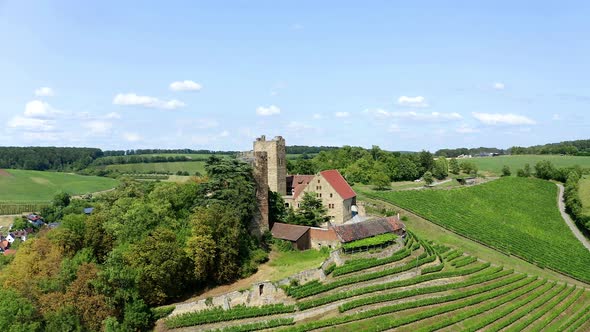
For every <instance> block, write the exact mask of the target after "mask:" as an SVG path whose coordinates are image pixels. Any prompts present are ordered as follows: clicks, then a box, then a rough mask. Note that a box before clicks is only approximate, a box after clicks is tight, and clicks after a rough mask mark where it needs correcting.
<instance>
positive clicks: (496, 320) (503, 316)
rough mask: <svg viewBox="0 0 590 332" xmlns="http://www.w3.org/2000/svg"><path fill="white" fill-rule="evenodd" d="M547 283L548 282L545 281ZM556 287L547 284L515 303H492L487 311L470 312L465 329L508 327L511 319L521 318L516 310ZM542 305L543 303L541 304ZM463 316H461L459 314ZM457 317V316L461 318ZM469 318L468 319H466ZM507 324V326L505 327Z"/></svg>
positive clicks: (552, 284) (493, 329) (550, 293)
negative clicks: (516, 313) (483, 314)
mask: <svg viewBox="0 0 590 332" xmlns="http://www.w3.org/2000/svg"><path fill="white" fill-rule="evenodd" d="M544 281H546V280H544ZM554 286H555V283H554V282H552V283H546V284H545V285H544V286H543V287H540V288H539V289H538V290H536V291H534V292H532V293H529V294H525V295H523V296H522V297H523V298H521V299H518V300H516V299H515V300H516V301H514V302H511V303H507V302H503V303H490V304H489V305H488V306H487V307H486V309H488V310H486V311H483V312H482V311H480V310H478V309H473V310H470V311H468V312H467V313H468V314H469V317H472V318H471V319H470V321H469V323H466V324H467V327H466V328H465V329H466V330H467V331H473V332H475V331H477V330H479V329H482V328H484V327H485V328H486V330H487V329H490V331H498V330H500V329H502V328H504V327H506V326H508V325H509V324H511V323H512V322H514V321H512V320H511V319H513V318H516V319H518V318H520V317H518V315H515V312H516V310H519V309H521V308H522V307H525V306H527V305H528V304H529V303H531V302H532V301H534V300H536V299H538V298H539V297H540V296H542V295H543V294H545V293H546V292H549V291H550V290H552V289H553V288H554ZM548 295H551V296H552V297H553V296H554V295H555V293H554V292H553V291H552V292H549V293H548ZM541 304H542V303H541ZM495 308H497V310H495V311H492V312H489V311H490V310H492V309H495ZM484 312H486V314H485V316H478V315H480V314H482V313H484ZM467 313H466V315H467ZM459 315H461V314H459ZM459 315H456V316H459ZM465 318H467V317H465ZM504 324H505V325H504Z"/></svg>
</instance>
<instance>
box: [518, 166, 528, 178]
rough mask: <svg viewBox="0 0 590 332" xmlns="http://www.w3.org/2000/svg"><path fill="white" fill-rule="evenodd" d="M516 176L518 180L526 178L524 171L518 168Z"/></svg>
mask: <svg viewBox="0 0 590 332" xmlns="http://www.w3.org/2000/svg"><path fill="white" fill-rule="evenodd" d="M516 176H518V177H519V178H526V177H527V176H526V173H525V171H524V169H522V168H519V169H518V170H517V171H516Z"/></svg>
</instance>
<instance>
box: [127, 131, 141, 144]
mask: <svg viewBox="0 0 590 332" xmlns="http://www.w3.org/2000/svg"><path fill="white" fill-rule="evenodd" d="M123 138H124V139H125V140H127V141H129V142H137V141H140V140H141V139H142V137H141V136H139V135H138V134H137V133H123Z"/></svg>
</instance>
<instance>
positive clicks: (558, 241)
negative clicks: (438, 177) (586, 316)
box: [369, 177, 590, 282]
mask: <svg viewBox="0 0 590 332" xmlns="http://www.w3.org/2000/svg"><path fill="white" fill-rule="evenodd" d="M369 195H370V196H372V197H379V198H381V199H384V200H387V201H390V202H392V203H393V204H395V205H398V206H400V207H402V208H404V209H407V210H410V211H412V212H415V213H416V214H418V215H420V216H423V217H425V218H426V219H428V220H431V221H432V222H434V223H436V224H439V225H441V226H443V227H445V228H448V229H450V230H452V231H454V232H457V233H459V234H461V235H463V236H465V237H468V238H470V239H473V240H476V241H479V242H481V243H484V244H486V245H489V246H491V247H494V248H496V249H498V250H500V251H502V252H504V253H509V254H514V255H517V256H519V257H522V258H524V259H525V260H527V261H530V262H534V263H535V264H538V265H540V266H545V267H550V268H553V269H555V270H558V271H561V272H563V273H566V274H568V275H571V276H573V277H575V278H578V279H580V280H584V281H586V282H590V252H588V250H586V249H585V248H584V247H583V246H582V244H581V243H580V242H579V241H578V240H577V239H576V238H575V237H574V236H573V234H572V233H571V231H570V230H569V228H568V227H567V226H566V224H565V222H564V221H563V219H562V218H561V215H560V214H559V210H558V208H557V187H556V186H555V184H553V183H551V182H547V181H543V180H538V179H532V178H530V179H529V178H515V177H511V178H502V179H499V180H496V181H491V182H489V183H486V184H483V185H478V186H474V187H469V188H461V189H456V190H419V191H415V190H410V191H397V192H372V193H369Z"/></svg>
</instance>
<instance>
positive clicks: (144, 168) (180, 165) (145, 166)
mask: <svg viewBox="0 0 590 332" xmlns="http://www.w3.org/2000/svg"><path fill="white" fill-rule="evenodd" d="M105 168H106V169H109V170H118V171H119V172H121V173H149V172H171V173H173V174H175V173H176V172H178V171H187V172H189V173H190V174H191V175H193V174H195V172H200V173H201V174H205V162H204V161H178V162H170V163H141V164H120V165H108V166H105Z"/></svg>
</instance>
